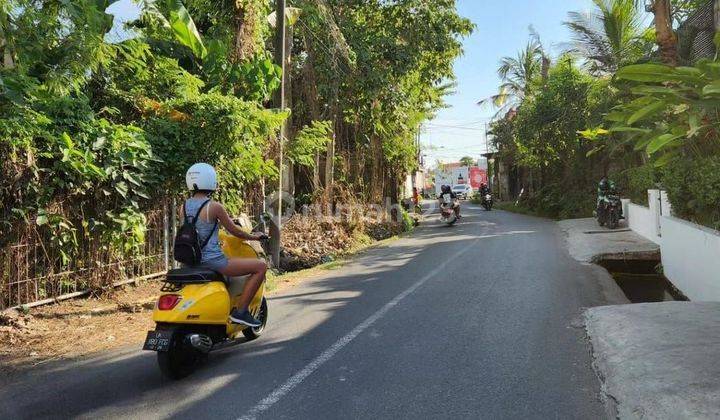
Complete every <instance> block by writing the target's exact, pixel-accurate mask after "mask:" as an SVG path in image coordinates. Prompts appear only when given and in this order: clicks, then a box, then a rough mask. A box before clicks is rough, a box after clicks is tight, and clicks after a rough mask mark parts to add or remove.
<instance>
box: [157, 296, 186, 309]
mask: <svg viewBox="0 0 720 420" xmlns="http://www.w3.org/2000/svg"><path fill="white" fill-rule="evenodd" d="M181 299H182V296H180V295H162V296H160V299H158V309H160V310H161V311H169V310H171V309H172V308H174V307H175V306H177V304H178V302H180V300H181Z"/></svg>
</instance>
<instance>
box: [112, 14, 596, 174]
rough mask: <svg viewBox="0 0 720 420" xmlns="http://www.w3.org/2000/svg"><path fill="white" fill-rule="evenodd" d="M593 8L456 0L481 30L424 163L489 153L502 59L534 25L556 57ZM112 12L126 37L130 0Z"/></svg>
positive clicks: (427, 134) (428, 128) (434, 126)
mask: <svg viewBox="0 0 720 420" xmlns="http://www.w3.org/2000/svg"><path fill="white" fill-rule="evenodd" d="M591 8H592V0H458V9H459V12H460V14H461V15H462V16H465V17H467V18H469V19H470V20H472V21H473V23H474V24H475V25H476V26H477V28H476V30H475V32H474V33H473V34H472V36H470V37H468V38H467V39H465V40H464V48H465V54H464V55H463V57H461V58H460V59H458V61H457V62H456V63H455V71H456V74H457V78H458V80H457V83H458V84H457V88H456V89H455V91H456V92H455V94H453V95H451V96H449V97H448V98H447V103H448V105H449V108H447V109H443V110H441V111H440V112H439V113H438V115H437V117H436V118H435V119H434V120H433V121H431V122H429V123H427V124H426V125H425V126H424V131H423V134H422V135H421V143H422V144H423V146H424V149H425V151H424V153H425V154H426V155H427V158H426V162H427V163H428V164H434V163H435V162H436V161H437V160H438V159H440V160H442V161H444V162H452V161H457V160H459V159H460V158H461V157H463V156H466V155H469V156H472V157H475V158H478V157H480V155H481V154H482V153H484V152H485V136H484V132H485V129H484V127H485V123H486V122H488V121H489V119H490V117H492V116H493V115H494V114H495V110H493V109H490V108H488V107H484V108H481V107H479V106H477V105H476V103H477V101H479V100H481V99H484V98H487V97H489V96H491V95H493V94H494V93H496V92H497V88H498V85H499V84H500V81H499V79H498V77H497V74H496V69H497V66H498V62H499V61H500V59H501V58H502V57H504V56H507V55H515V54H516V53H517V51H518V50H519V49H520V48H522V47H523V46H525V44H526V43H527V41H528V36H529V31H528V28H529V26H530V25H532V26H533V27H534V28H535V30H536V31H537V32H538V33H539V34H540V37H541V39H542V41H543V44H544V45H545V47H546V48H548V49H549V50H550V51H551V53H552V55H553V56H556V55H558V54H559V53H560V51H561V44H563V43H567V42H568V40H569V39H570V34H569V32H568V30H567V29H566V28H565V27H564V26H563V25H562V22H563V21H565V20H566V19H567V13H568V12H569V11H571V10H576V11H589V10H591ZM109 12H110V13H113V14H115V15H116V18H115V28H114V29H113V31H112V32H111V34H110V37H111V38H116V39H117V37H123V36H127V35H126V34H124V32H123V31H122V30H121V25H122V22H124V21H127V20H131V19H134V18H136V17H137V13H138V10H137V7H136V6H135V5H134V4H133V3H132V2H131V0H120V1H118V2H117V3H115V4H113V5H112V6H111V8H110V9H109ZM452 127H462V128H452Z"/></svg>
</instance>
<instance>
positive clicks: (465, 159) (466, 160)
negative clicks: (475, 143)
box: [460, 156, 475, 166]
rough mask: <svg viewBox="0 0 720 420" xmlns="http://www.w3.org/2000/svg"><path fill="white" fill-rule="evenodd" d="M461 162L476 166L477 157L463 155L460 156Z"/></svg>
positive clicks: (463, 164)
mask: <svg viewBox="0 0 720 420" xmlns="http://www.w3.org/2000/svg"><path fill="white" fill-rule="evenodd" d="M460 164H461V165H462V166H474V165H475V159H473V158H471V157H470V156H463V157H462V158H460Z"/></svg>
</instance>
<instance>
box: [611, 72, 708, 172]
mask: <svg viewBox="0 0 720 420" xmlns="http://www.w3.org/2000/svg"><path fill="white" fill-rule="evenodd" d="M616 77H617V78H618V79H619V80H621V81H626V82H625V83H626V85H625V88H626V89H628V90H629V91H630V92H632V94H633V96H634V99H632V100H629V101H627V102H624V103H621V104H620V105H618V106H617V107H615V109H613V112H611V113H610V114H609V115H608V116H607V118H606V119H607V121H608V123H609V127H608V130H609V131H610V132H615V133H620V134H621V135H622V138H623V140H624V141H625V142H627V143H629V144H632V145H633V147H634V148H635V150H638V151H644V152H645V153H646V154H647V155H648V156H649V157H650V158H651V159H652V161H653V162H654V164H655V165H656V166H658V167H661V166H663V165H666V164H668V163H669V162H671V161H673V160H677V159H683V158H685V157H686V156H687V155H689V156H695V157H702V156H706V155H708V154H717V153H719V152H720V142H719V141H718V140H720V137H718V134H717V130H716V126H717V123H718V114H717V112H718V109H720V96H719V95H720V89H718V86H720V64H718V63H717V62H714V61H710V60H703V61H700V62H698V63H697V64H696V66H695V67H677V68H672V67H668V66H664V65H660V64H638V65H632V66H627V67H624V68H622V69H620V70H619V71H618V73H617V75H616Z"/></svg>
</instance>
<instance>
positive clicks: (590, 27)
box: [565, 0, 654, 75]
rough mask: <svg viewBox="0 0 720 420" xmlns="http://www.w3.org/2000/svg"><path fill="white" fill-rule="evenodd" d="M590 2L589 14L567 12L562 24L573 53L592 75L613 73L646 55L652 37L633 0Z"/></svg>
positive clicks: (638, 5) (594, 0)
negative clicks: (585, 64) (577, 54)
mask: <svg viewBox="0 0 720 420" xmlns="http://www.w3.org/2000/svg"><path fill="white" fill-rule="evenodd" d="M593 2H594V3H595V8H594V9H593V11H592V12H590V13H586V12H570V13H569V16H568V17H569V20H568V22H566V23H565V25H566V26H567V27H568V28H569V29H570V30H571V32H572V35H573V47H574V48H573V49H574V50H575V51H577V52H578V53H579V54H580V55H581V56H582V57H583V58H584V59H586V61H587V66H588V68H589V70H590V72H591V73H592V74H598V75H604V74H609V73H613V72H615V71H617V69H618V68H620V67H622V66H623V65H626V64H632V63H634V62H637V60H639V59H641V58H642V57H643V56H644V55H645V54H646V53H648V52H649V50H650V48H651V46H652V37H653V36H654V34H653V33H652V31H651V30H650V29H648V28H647V26H646V25H645V22H644V15H643V12H642V11H641V5H640V4H639V2H638V1H637V0H593Z"/></svg>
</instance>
